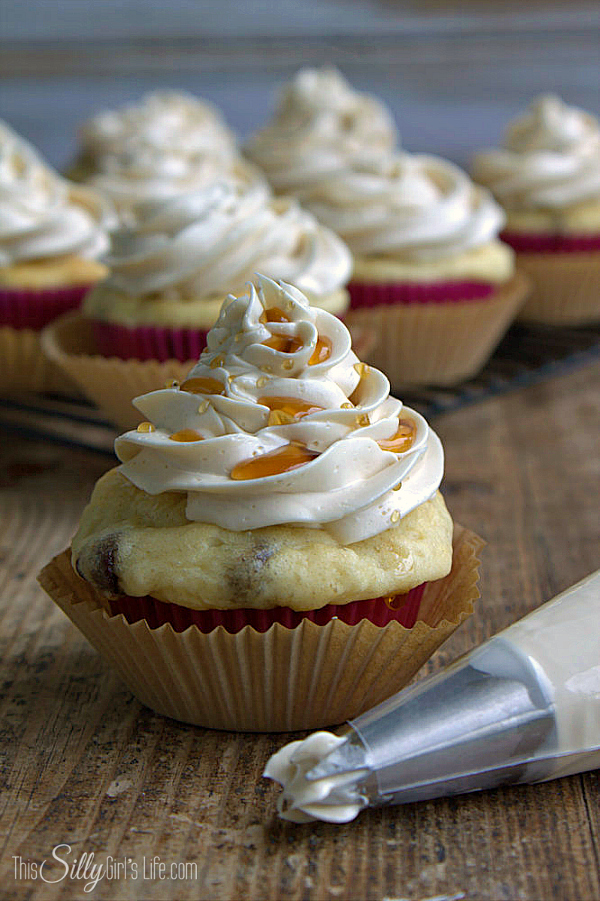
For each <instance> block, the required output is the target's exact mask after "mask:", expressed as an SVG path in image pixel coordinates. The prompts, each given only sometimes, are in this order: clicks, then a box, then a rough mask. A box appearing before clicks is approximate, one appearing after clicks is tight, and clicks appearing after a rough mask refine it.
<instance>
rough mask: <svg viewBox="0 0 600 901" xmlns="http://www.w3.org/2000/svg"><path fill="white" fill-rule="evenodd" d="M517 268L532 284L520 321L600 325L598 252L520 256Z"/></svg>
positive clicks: (526, 254)
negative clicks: (599, 323) (598, 323)
mask: <svg viewBox="0 0 600 901" xmlns="http://www.w3.org/2000/svg"><path fill="white" fill-rule="evenodd" d="M517 265H518V267H519V269H520V270H522V271H523V272H524V273H525V274H526V275H527V276H528V277H529V278H530V280H531V285H532V289H531V292H530V294H529V296H528V298H527V300H526V302H525V304H524V306H523V307H522V309H521V310H520V312H519V315H518V317H517V318H518V319H519V320H520V321H522V322H533V323H535V322H539V323H544V324H547V325H569V326H578V325H592V324H593V323H596V322H600V252H599V251H596V252H595V253H593V252H590V253H574V252H568V253H549V252H546V253H518V254H517Z"/></svg>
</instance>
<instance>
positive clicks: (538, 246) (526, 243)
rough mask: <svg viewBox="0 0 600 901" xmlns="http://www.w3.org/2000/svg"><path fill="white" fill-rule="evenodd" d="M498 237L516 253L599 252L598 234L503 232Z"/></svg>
mask: <svg viewBox="0 0 600 901" xmlns="http://www.w3.org/2000/svg"><path fill="white" fill-rule="evenodd" d="M500 237H501V238H502V240H503V241H505V242H506V244H510V246H511V247H512V249H513V250H515V251H516V252H517V253H593V252H594V251H600V234H596V235H589V234H588V235H582V234H575V235H560V234H539V233H538V234H536V233H535V232H514V231H513V232H511V231H505V232H502V234H501V235H500Z"/></svg>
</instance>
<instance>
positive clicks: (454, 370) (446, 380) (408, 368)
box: [346, 272, 529, 388]
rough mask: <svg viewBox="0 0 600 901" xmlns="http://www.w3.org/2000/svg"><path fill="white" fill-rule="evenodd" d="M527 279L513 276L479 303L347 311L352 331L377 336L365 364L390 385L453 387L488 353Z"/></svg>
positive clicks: (518, 302) (513, 311)
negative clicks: (359, 328)
mask: <svg viewBox="0 0 600 901" xmlns="http://www.w3.org/2000/svg"><path fill="white" fill-rule="evenodd" d="M528 290H529V280H528V279H527V278H526V277H525V276H524V275H522V274H521V273H520V272H517V273H516V274H515V275H514V276H513V278H511V279H510V280H509V281H508V282H506V283H505V284H503V285H501V286H500V287H498V289H497V290H496V291H495V292H494V293H493V294H491V295H490V296H488V297H486V298H485V299H483V300H468V301H465V302H464V303H456V302H452V303H424V304H390V305H383V304H382V305H381V306H374V307H365V308H359V309H356V310H350V311H349V313H348V314H347V316H346V324H347V325H348V328H349V329H350V331H351V332H352V333H353V331H354V329H355V328H356V327H357V326H363V325H368V326H370V327H371V328H373V329H374V330H375V331H376V333H377V342H376V344H375V347H374V348H373V349H372V350H371V351H370V353H369V354H368V356H367V362H369V363H371V364H373V365H374V366H377V368H378V369H382V370H383V371H384V372H385V374H386V375H387V377H388V378H389V380H390V382H391V384H392V386H393V387H394V388H396V387H404V386H412V385H439V386H444V385H455V384H457V383H459V382H461V381H464V380H465V379H468V378H471V377H472V376H474V375H475V374H476V373H477V372H479V370H480V369H481V368H482V366H483V365H484V364H485V363H486V362H487V360H488V359H489V357H490V356H491V355H492V353H493V351H494V349H495V348H496V345H497V344H498V342H499V341H500V339H501V338H502V336H503V335H504V333H505V332H506V330H507V328H508V327H509V325H510V323H511V322H512V320H513V319H514V318H515V315H516V314H517V311H518V310H519V308H520V307H521V306H522V304H523V301H524V299H525V296H526V294H527V291H528Z"/></svg>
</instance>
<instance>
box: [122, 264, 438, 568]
mask: <svg viewBox="0 0 600 901" xmlns="http://www.w3.org/2000/svg"><path fill="white" fill-rule="evenodd" d="M135 405H136V407H137V408H138V409H139V410H140V411H141V413H142V415H143V416H145V417H146V418H147V420H148V421H147V422H145V423H142V424H141V425H140V426H138V429H137V430H135V431H130V432H127V433H126V434H124V435H122V436H121V437H120V438H118V439H117V441H116V443H115V450H116V453H117V456H118V457H119V459H120V460H121V461H122V466H121V467H120V471H121V473H122V474H123V475H124V476H125V477H126V478H127V479H128V480H129V481H130V482H131V483H133V485H134V486H136V487H137V488H138V489H141V490H142V491H143V492H145V493H146V494H149V495H157V494H161V493H164V492H179V493H181V492H183V493H185V494H186V495H187V504H186V514H185V515H186V518H187V520H189V521H197V522H202V523H210V524H214V525H216V526H219V527H221V528H224V529H228V530H231V531H233V532H238V531H244V530H248V529H259V528H262V527H265V526H274V525H279V524H286V525H288V526H289V525H291V526H304V527H310V528H317V529H322V530H326V531H327V532H328V533H329V534H330V535H331V536H333V538H335V540H336V541H339V542H342V543H344V544H351V543H354V542H358V541H362V540H364V539H368V538H370V537H371V536H375V535H378V534H379V533H382V532H385V531H386V530H389V529H393V527H394V526H395V525H397V524H398V523H399V521H400V520H401V519H402V518H403V517H405V516H406V515H407V514H408V513H410V511H412V510H414V509H415V508H416V507H418V506H420V505H422V504H424V503H425V502H426V501H427V500H428V499H430V498H432V497H433V495H435V493H436V490H437V488H438V486H439V483H440V481H441V478H442V472H443V452H442V447H441V444H440V441H439V439H438V438H437V436H436V435H435V433H434V432H432V431H431V430H430V429H429V427H428V425H427V423H426V422H425V420H424V419H423V417H421V416H420V415H419V414H418V413H416V412H415V411H414V410H411V409H408V408H405V407H403V405H402V403H401V401H399V400H396V399H395V398H393V397H390V395H389V382H388V380H387V378H386V377H385V375H383V373H381V372H379V371H378V370H376V369H373V368H371V367H369V366H367V365H365V364H363V363H360V362H359V361H358V359H357V357H356V356H355V354H354V353H353V351H352V349H351V340H350V335H349V333H348V330H347V329H346V327H345V326H344V325H343V323H341V322H340V321H339V320H338V319H336V318H335V317H334V316H331V315H330V314H329V313H326V312H325V311H323V310H319V309H317V308H313V307H311V306H310V305H309V303H308V300H307V298H306V297H305V296H304V295H303V294H302V293H301V292H300V291H299V290H298V289H297V288H294V287H291V286H290V285H286V284H283V283H279V284H277V283H275V282H274V281H272V280H270V279H267V278H264V277H259V280H258V289H256V288H255V287H254V285H250V286H249V288H248V293H246V294H244V295H242V296H240V297H234V296H233V295H230V296H229V297H228V298H227V299H226V301H225V303H224V304H223V309H222V312H221V315H220V317H219V319H218V321H217V323H216V325H215V326H214V328H213V329H212V330H211V332H210V333H209V335H208V338H207V347H206V350H205V351H204V352H203V353H202V355H201V357H200V360H199V362H198V363H197V365H196V366H195V367H194V368H193V369H192V370H191V372H190V373H189V375H188V378H187V379H186V380H185V381H184V382H183V383H182V384H181V385H175V386H173V387H171V388H165V389H163V390H160V391H153V392H151V393H150V394H146V395H143V396H142V397H138V398H137V399H136V400H135ZM392 568H393V567H392Z"/></svg>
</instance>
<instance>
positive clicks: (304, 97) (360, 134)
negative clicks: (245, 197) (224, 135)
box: [245, 68, 398, 194]
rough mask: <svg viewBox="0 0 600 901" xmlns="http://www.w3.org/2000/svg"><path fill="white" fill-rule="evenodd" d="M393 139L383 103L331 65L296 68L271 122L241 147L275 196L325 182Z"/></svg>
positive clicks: (392, 126) (393, 143) (388, 145)
mask: <svg viewBox="0 0 600 901" xmlns="http://www.w3.org/2000/svg"><path fill="white" fill-rule="evenodd" d="M397 143H398V134H397V131H396V127H395V124H394V121H393V119H392V116H391V114H390V113H389V111H388V110H387V109H386V107H385V106H384V104H383V103H381V102H380V101H378V100H376V99H375V98H374V97H370V96H368V95H367V94H362V93H359V92H357V91H355V90H353V89H352V87H351V86H350V85H349V84H348V82H347V81H346V79H345V78H344V77H343V76H342V74H341V73H340V72H339V71H338V70H337V69H334V68H323V69H301V70H300V71H299V72H298V73H297V74H296V75H295V77H294V78H293V80H292V81H291V82H290V84H289V85H286V87H285V88H284V89H283V91H282V93H281V97H280V100H279V104H278V106H277V110H276V112H275V115H274V117H273V120H272V122H270V123H269V124H268V125H267V126H265V127H264V128H263V129H261V130H260V131H259V132H258V133H257V134H256V135H255V136H254V137H253V138H252V139H251V140H250V141H249V142H248V143H247V145H246V147H245V153H246V155H247V156H248V157H249V159H251V160H252V161H253V162H254V163H256V165H258V166H260V168H261V169H262V170H263V171H264V172H265V174H266V176H267V178H268V180H269V182H270V184H271V185H272V187H273V189H274V190H275V191H276V193H278V194H298V193H299V192H301V191H302V189H303V187H305V186H306V185H313V184H315V183H319V182H321V181H323V180H325V181H327V180H328V179H329V178H330V177H331V176H334V175H335V174H336V173H337V172H338V171H339V170H340V169H341V168H343V167H345V166H346V165H347V164H348V161H349V160H356V159H363V158H365V157H366V158H372V157H378V156H381V155H385V154H387V153H388V152H389V151H390V150H392V148H394V147H395V146H396V145H397Z"/></svg>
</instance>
